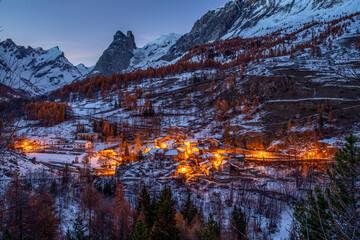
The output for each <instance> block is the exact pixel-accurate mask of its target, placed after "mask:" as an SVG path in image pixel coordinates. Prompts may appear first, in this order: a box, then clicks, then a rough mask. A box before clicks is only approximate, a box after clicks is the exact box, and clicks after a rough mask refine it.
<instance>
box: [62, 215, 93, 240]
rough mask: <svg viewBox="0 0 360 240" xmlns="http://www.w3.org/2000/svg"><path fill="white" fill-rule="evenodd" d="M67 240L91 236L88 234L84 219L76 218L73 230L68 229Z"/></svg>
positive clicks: (80, 239)
mask: <svg viewBox="0 0 360 240" xmlns="http://www.w3.org/2000/svg"><path fill="white" fill-rule="evenodd" d="M66 235H67V236H66V238H67V240H87V239H89V236H88V235H87V230H86V226H85V224H84V222H83V220H82V219H81V218H80V217H77V218H76V219H75V222H74V224H73V230H72V231H70V230H68V232H67V234H66Z"/></svg>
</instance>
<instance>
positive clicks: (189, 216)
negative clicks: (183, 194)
mask: <svg viewBox="0 0 360 240" xmlns="http://www.w3.org/2000/svg"><path fill="white" fill-rule="evenodd" d="M181 214H182V215H183V217H184V220H186V223H187V225H191V223H192V221H193V219H194V217H195V216H196V215H198V210H197V208H196V206H195V205H194V204H193V202H192V201H191V196H190V193H188V196H187V198H186V201H185V203H184V205H183V209H182V211H181Z"/></svg>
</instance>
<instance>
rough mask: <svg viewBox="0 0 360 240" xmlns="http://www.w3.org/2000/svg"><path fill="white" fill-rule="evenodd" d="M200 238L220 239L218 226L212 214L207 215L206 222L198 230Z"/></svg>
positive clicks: (202, 239)
mask: <svg viewBox="0 0 360 240" xmlns="http://www.w3.org/2000/svg"><path fill="white" fill-rule="evenodd" d="M197 235H198V238H199V239H200V240H220V239H221V238H220V228H219V225H218V224H217V223H216V222H215V220H214V218H213V215H212V214H210V215H209V219H208V222H207V223H206V224H204V225H203V226H202V230H201V231H200V232H198V234H197Z"/></svg>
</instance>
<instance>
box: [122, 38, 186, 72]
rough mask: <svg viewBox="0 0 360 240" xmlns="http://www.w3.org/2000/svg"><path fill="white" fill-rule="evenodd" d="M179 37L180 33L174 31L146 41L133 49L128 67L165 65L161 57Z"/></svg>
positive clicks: (165, 62)
mask: <svg viewBox="0 0 360 240" xmlns="http://www.w3.org/2000/svg"><path fill="white" fill-rule="evenodd" d="M180 37H181V34H176V33H170V34H167V35H162V36H160V37H158V38H156V39H154V40H152V41H150V42H148V43H147V44H146V45H145V46H144V47H142V48H138V49H136V50H135V51H134V57H133V58H132V59H131V63H130V66H129V69H138V68H148V67H154V68H155V67H159V66H162V65H167V64H168V62H167V61H165V60H162V59H161V58H162V57H163V56H164V55H165V54H166V53H167V52H168V51H169V49H170V47H171V46H172V45H174V44H175V43H176V41H177V40H178V39H179V38H180Z"/></svg>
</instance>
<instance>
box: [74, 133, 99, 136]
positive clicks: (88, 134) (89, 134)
mask: <svg viewBox="0 0 360 240" xmlns="http://www.w3.org/2000/svg"><path fill="white" fill-rule="evenodd" d="M77 135H87V136H91V135H99V134H98V133H78V134H77Z"/></svg>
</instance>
